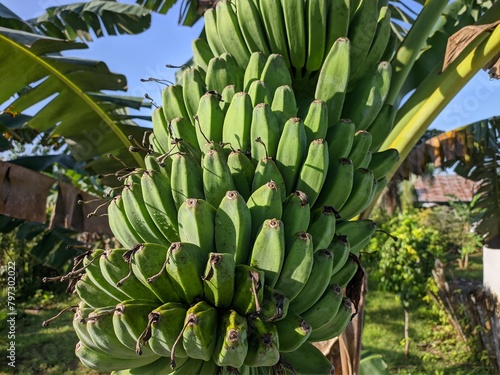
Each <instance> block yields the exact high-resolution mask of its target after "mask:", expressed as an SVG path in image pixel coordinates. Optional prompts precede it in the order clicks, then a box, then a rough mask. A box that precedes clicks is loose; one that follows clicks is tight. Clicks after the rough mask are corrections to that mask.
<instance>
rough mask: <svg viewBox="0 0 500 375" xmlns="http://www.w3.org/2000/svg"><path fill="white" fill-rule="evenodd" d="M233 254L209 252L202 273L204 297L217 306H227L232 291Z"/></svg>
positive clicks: (231, 296)
mask: <svg viewBox="0 0 500 375" xmlns="http://www.w3.org/2000/svg"><path fill="white" fill-rule="evenodd" d="M234 267H235V262H234V256H233V254H230V253H210V255H209V257H208V262H207V266H206V268H205V273H204V275H203V288H204V292H205V299H206V301H207V302H209V303H211V304H212V305H213V306H215V307H217V308H221V307H228V306H229V305H230V304H231V301H232V300H233V293H234Z"/></svg>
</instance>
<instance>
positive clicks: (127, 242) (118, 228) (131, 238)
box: [108, 195, 142, 247]
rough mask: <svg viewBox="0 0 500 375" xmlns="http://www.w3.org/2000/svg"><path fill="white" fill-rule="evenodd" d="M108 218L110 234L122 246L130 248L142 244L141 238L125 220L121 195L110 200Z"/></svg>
mask: <svg viewBox="0 0 500 375" xmlns="http://www.w3.org/2000/svg"><path fill="white" fill-rule="evenodd" d="M108 217H109V227H110V229H111V232H113V235H114V236H115V237H116V239H117V240H118V242H120V243H121V244H122V245H123V246H126V247H132V246H134V245H135V244H137V243H139V242H142V238H141V237H140V236H139V234H138V233H137V232H136V231H135V229H134V228H133V227H132V225H131V224H130V222H129V221H128V219H127V215H126V214H125V209H124V207H123V199H122V197H121V195H117V196H116V197H114V198H113V199H111V201H110V203H109V205H108Z"/></svg>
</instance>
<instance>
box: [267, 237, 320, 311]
mask: <svg viewBox="0 0 500 375" xmlns="http://www.w3.org/2000/svg"><path fill="white" fill-rule="evenodd" d="M313 262H314V255H313V243H312V238H311V235H310V234H309V233H305V232H300V233H297V234H296V235H295V237H294V238H293V241H291V242H289V243H287V249H286V256H285V260H284V262H283V267H282V268H281V272H280V276H279V278H278V281H277V282H276V285H275V286H274V287H275V288H276V289H277V290H280V291H282V292H283V293H284V294H285V296H287V297H288V299H289V300H290V301H293V300H294V299H295V298H296V297H297V295H298V294H299V293H300V292H301V291H302V289H303V288H304V286H305V285H306V283H307V280H308V279H309V275H310V273H311V270H312V266H313Z"/></svg>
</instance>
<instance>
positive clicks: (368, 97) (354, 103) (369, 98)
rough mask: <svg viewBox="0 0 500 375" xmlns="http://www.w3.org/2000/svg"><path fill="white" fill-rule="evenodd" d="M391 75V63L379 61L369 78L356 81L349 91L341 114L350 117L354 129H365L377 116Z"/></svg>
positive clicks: (386, 92)
mask: <svg viewBox="0 0 500 375" xmlns="http://www.w3.org/2000/svg"><path fill="white" fill-rule="evenodd" d="M391 76H392V67H391V64H390V63H389V62H387V61H381V62H380V63H378V64H377V66H376V70H375V72H373V73H372V74H370V79H366V80H364V81H362V82H360V83H358V84H357V85H356V87H355V88H354V89H353V90H352V91H351V92H350V93H349V95H348V98H347V99H346V105H345V106H344V108H343V110H342V116H343V117H346V118H350V119H351V120H352V121H353V122H354V123H355V124H356V130H365V129H367V128H368V127H369V126H370V125H371V123H372V122H373V121H374V120H375V118H376V117H377V115H378V113H379V112H380V110H381V109H382V106H383V105H384V102H385V98H386V97H387V94H388V92H389V88H390V85H391Z"/></svg>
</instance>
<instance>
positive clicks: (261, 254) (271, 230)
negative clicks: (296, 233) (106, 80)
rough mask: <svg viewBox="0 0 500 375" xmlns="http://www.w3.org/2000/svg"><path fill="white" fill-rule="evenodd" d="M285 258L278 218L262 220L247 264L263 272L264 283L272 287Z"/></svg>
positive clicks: (282, 235) (280, 224) (281, 225)
mask: <svg viewBox="0 0 500 375" xmlns="http://www.w3.org/2000/svg"><path fill="white" fill-rule="evenodd" d="M284 259H285V233H284V228H283V223H282V222H281V221H280V220H279V219H267V220H264V222H263V224H262V226H261V228H260V229H259V231H258V233H257V236H256V238H255V242H254V244H253V248H252V252H251V254H250V261H249V264H250V266H251V267H255V268H257V269H259V270H262V271H264V273H265V284H266V285H268V286H270V287H274V286H275V285H276V282H277V281H278V277H279V275H280V272H281V268H282V266H283V261H284Z"/></svg>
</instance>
